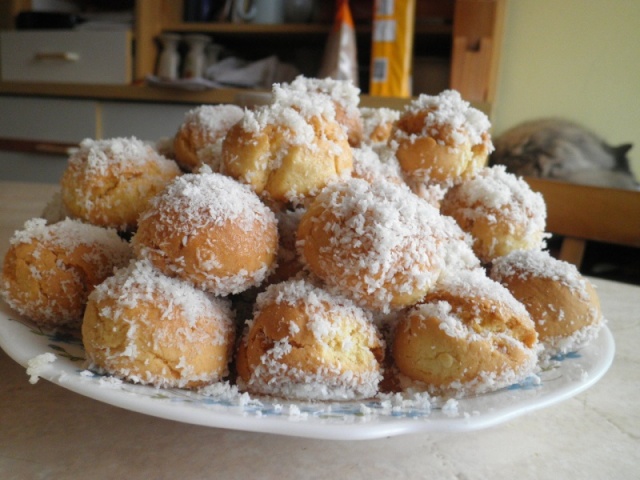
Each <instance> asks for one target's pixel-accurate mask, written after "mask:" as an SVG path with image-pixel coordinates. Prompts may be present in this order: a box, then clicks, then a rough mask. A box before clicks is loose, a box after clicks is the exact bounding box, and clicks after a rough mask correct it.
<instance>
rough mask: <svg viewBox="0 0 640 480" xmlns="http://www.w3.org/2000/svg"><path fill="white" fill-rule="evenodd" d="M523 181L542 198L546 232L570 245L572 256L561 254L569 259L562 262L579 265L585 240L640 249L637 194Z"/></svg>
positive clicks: (572, 184) (619, 190) (639, 199)
mask: <svg viewBox="0 0 640 480" xmlns="http://www.w3.org/2000/svg"><path fill="white" fill-rule="evenodd" d="M525 180H526V181H527V183H528V184H529V185H530V186H531V188H532V189H533V190H534V191H536V192H540V193H541V194H542V196H543V197H544V199H545V202H546V204H547V231H549V232H551V233H555V234H558V235H562V236H564V237H566V238H567V239H569V240H570V242H573V243H572V249H573V253H567V252H565V253H564V256H565V257H569V258H563V259H565V260H567V261H571V262H572V263H576V264H577V265H578V266H579V265H580V262H581V260H582V254H583V253H584V242H585V241H588V240H592V241H598V242H604V243H613V244H618V245H626V246H632V247H640V191H637V190H623V189H614V188H603V187H595V186H590V185H579V184H575V183H567V182H560V181H557V180H548V179H540V178H532V177H526V178H525ZM565 241H566V240H565ZM576 241H577V242H581V243H576ZM580 244H581V245H582V250H580V247H579V245H580ZM576 245H578V248H577V250H576ZM564 247H565V245H564V244H563V249H564ZM560 257H561V258H562V257H563V254H562V253H561V255H560Z"/></svg>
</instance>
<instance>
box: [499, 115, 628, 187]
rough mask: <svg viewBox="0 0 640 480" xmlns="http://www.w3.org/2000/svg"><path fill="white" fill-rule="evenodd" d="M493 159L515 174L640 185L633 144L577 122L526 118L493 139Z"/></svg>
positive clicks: (602, 184)
mask: <svg viewBox="0 0 640 480" xmlns="http://www.w3.org/2000/svg"><path fill="white" fill-rule="evenodd" d="M494 145H495V147H496V148H495V151H494V152H493V153H492V154H491V157H490V159H489V164H490V165H495V164H502V165H506V167H507V171H509V172H512V173H514V174H516V175H523V176H531V177H543V178H554V179H558V180H564V181H566V182H572V183H581V184H588V185H597V186H602V187H610V188H626V189H638V188H640V184H639V183H638V182H637V180H636V179H635V177H634V175H633V172H632V171H631V169H630V167H629V160H628V159H627V156H626V155H627V152H628V151H629V150H630V149H631V147H632V145H630V144H625V145H620V146H617V147H612V146H610V145H608V144H607V143H606V142H605V141H604V140H602V139H601V138H600V137H598V136H597V135H595V134H594V133H593V132H590V131H588V130H587V129H585V128H583V127H581V126H580V125H577V124H576V123H573V122H570V121H567V120H560V119H553V118H545V119H540V120H533V121H529V122H524V123H521V124H519V125H517V126H515V127H513V128H511V129H510V130H507V131H506V132H504V133H503V134H502V135H500V136H498V137H497V138H495V139H494Z"/></svg>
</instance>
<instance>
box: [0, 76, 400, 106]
mask: <svg viewBox="0 0 640 480" xmlns="http://www.w3.org/2000/svg"><path fill="white" fill-rule="evenodd" d="M267 93H268V92H267V91H264V90H248V89H241V88H222V89H214V90H205V91H200V92H192V91H186V90H178V89H173V88H159V87H151V86H148V85H146V84H140V85H86V84H69V83H24V82H20V83H18V82H0V95H13V96H30V97H34V96H40V97H57V98H60V97H62V98H78V99H93V100H113V101H133V102H152V103H184V104H194V105H203V104H217V103H240V104H243V103H246V102H247V101H248V100H247V99H249V100H250V99H251V97H252V96H256V95H264V94H267ZM408 101H409V99H406V98H387V97H372V96H369V95H362V96H361V100H360V104H361V106H363V107H386V108H395V109H402V108H404V106H405V105H406V104H407V103H408Z"/></svg>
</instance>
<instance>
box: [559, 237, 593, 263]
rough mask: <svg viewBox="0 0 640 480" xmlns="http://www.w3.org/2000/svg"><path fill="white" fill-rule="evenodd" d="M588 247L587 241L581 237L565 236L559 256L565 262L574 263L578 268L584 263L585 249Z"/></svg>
mask: <svg viewBox="0 0 640 480" xmlns="http://www.w3.org/2000/svg"><path fill="white" fill-rule="evenodd" d="M586 247H587V241H586V240H584V239H581V238H572V237H565V238H564V240H563V241H562V247H561V248H560V255H559V257H558V258H560V260H564V261H565V262H569V263H573V264H574V265H575V266H576V267H578V269H580V265H581V264H582V259H583V257H584V251H585V249H586Z"/></svg>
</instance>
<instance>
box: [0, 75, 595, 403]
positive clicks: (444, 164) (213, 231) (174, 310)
mask: <svg viewBox="0 0 640 480" xmlns="http://www.w3.org/2000/svg"><path fill="white" fill-rule="evenodd" d="M359 95H360V92H359V90H358V89H357V88H356V87H355V86H354V85H353V84H351V83H349V82H346V81H338V80H332V79H315V78H306V77H298V78H296V79H295V80H294V81H293V82H291V83H288V84H275V85H274V86H273V89H272V101H271V103H269V104H267V105H261V106H257V107H254V108H245V109H242V108H240V107H237V106H234V105H202V106H199V107H197V108H194V109H192V110H191V111H189V112H187V114H186V115H185V119H184V122H183V123H182V124H181V125H178V126H177V129H176V132H175V134H174V135H173V136H172V137H171V139H170V140H169V141H163V142H158V143H156V144H151V143H149V142H143V141H140V140H138V139H136V138H113V139H106V140H93V139H87V140H85V141H83V142H82V143H81V144H80V146H79V148H78V149H77V151H76V152H74V153H73V154H72V155H71V156H70V158H69V161H68V166H67V168H66V170H65V172H64V174H63V177H62V180H61V189H60V193H59V195H57V196H56V198H54V199H52V202H51V204H50V205H49V207H48V208H47V211H46V215H44V217H46V218H37V219H31V220H29V221H27V222H26V224H25V226H24V228H23V229H22V230H20V231H18V232H16V233H15V235H14V236H13V238H12V239H11V244H10V248H9V250H8V252H7V254H6V256H5V259H4V266H3V270H2V278H1V285H0V290H1V292H2V297H3V298H4V300H5V301H6V302H7V303H8V304H9V305H10V306H11V307H12V308H13V309H14V310H15V311H16V312H18V313H20V314H21V315H23V316H25V317H27V318H29V319H31V320H32V321H33V322H35V323H36V324H38V325H39V326H40V327H42V328H43V329H49V330H64V331H67V332H70V333H72V334H77V335H80V336H81V338H82V342H83V344H84V348H85V351H86V355H87V359H88V361H89V363H90V368H92V369H94V370H96V371H99V372H104V373H106V374H109V375H113V376H115V377H118V378H121V379H124V380H127V381H131V382H137V383H142V384H149V385H154V386H156V387H177V388H198V387H203V386H207V385H210V384H212V383H215V382H230V383H232V384H234V385H237V387H238V389H239V390H240V391H243V392H249V393H251V394H254V395H271V396H277V397H282V398H287V399H302V400H343V399H358V398H371V397H374V396H376V395H377V394H378V393H381V392H384V393H387V392H409V391H410V392H416V391H419V392H427V393H429V394H430V395H434V396H453V397H460V396H464V395H469V394H478V393H483V392H487V391H492V390H496V389H500V388H503V387H507V386H509V385H511V384H514V383H517V382H520V381H522V380H523V379H525V378H527V377H528V376H530V375H532V374H535V373H536V371H537V369H538V368H539V365H540V361H541V359H544V358H549V357H551V356H553V355H556V354H559V353H567V352H570V351H573V350H576V349H579V348H582V347H583V346H585V345H586V344H588V343H589V342H590V341H591V340H592V339H593V338H594V337H595V336H596V335H597V333H598V331H599V329H600V327H601V326H602V324H603V318H602V314H601V312H600V306H599V302H598V297H597V294H596V292H595V291H594V289H593V287H592V286H591V284H590V283H589V282H588V280H587V279H585V278H583V277H582V276H581V275H580V273H579V272H578V271H577V269H576V268H575V267H574V266H573V265H571V264H568V263H566V262H562V261H560V260H557V259H555V258H553V257H552V256H551V255H550V254H549V253H548V251H546V250H545V238H546V237H547V234H546V233H545V221H546V207H545V204H544V201H543V199H542V197H541V195H540V194H538V193H535V192H533V191H532V190H531V189H530V188H529V187H528V185H527V184H526V183H525V182H524V181H523V180H522V179H521V178H517V177H515V176H514V175H512V174H510V173H508V172H506V171H505V169H504V168H503V167H500V166H494V167H487V166H486V160H487V156H488V154H489V153H490V152H491V151H492V148H493V146H492V143H491V136H490V133H489V131H490V123H489V120H488V118H487V117H486V115H484V114H483V113H482V112H480V111H479V110H477V109H475V108H473V107H472V106H471V105H470V104H469V103H468V102H466V101H464V100H463V99H462V98H461V97H460V95H459V94H458V92H456V91H452V90H447V91H444V92H442V93H441V94H439V95H436V96H428V95H420V96H419V97H417V98H415V99H413V100H412V101H411V102H410V103H409V104H408V105H407V107H406V108H405V109H404V110H402V111H396V110H390V109H386V108H364V107H361V106H360V104H359V102H360V98H359Z"/></svg>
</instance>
